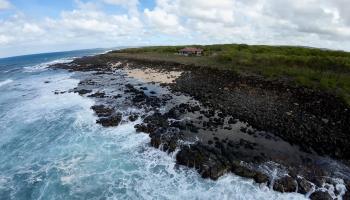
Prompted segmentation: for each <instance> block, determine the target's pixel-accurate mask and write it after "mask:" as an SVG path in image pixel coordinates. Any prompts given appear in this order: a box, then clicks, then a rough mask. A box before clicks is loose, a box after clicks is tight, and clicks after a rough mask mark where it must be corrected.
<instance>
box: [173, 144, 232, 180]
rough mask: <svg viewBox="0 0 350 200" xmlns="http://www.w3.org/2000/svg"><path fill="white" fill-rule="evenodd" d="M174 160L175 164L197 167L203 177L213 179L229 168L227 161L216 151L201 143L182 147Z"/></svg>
mask: <svg viewBox="0 0 350 200" xmlns="http://www.w3.org/2000/svg"><path fill="white" fill-rule="evenodd" d="M176 161H177V164H180V165H185V166H188V167H191V168H195V169H197V171H198V172H199V173H200V174H201V176H202V177H203V178H211V179H213V180H217V179H218V178H219V177H220V176H222V175H223V174H225V173H226V172H227V171H229V169H230V167H229V164H228V162H227V161H225V159H224V158H223V157H222V156H220V155H219V154H218V151H216V150H214V149H212V150H211V149H210V148H208V147H207V146H204V145H201V144H196V145H193V146H191V147H189V146H184V147H182V149H181V150H180V151H179V152H178V154H177V155H176Z"/></svg>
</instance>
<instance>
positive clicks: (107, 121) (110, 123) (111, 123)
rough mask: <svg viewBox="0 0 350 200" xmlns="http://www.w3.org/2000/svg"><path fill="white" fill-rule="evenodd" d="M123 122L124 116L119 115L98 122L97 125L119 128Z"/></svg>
mask: <svg viewBox="0 0 350 200" xmlns="http://www.w3.org/2000/svg"><path fill="white" fill-rule="evenodd" d="M121 120H122V114H121V113H117V114H114V115H111V116H109V117H103V118H100V119H98V120H97V121H96V123H98V124H101V125H102V126H104V127H112V126H118V125H119V123H120V122H121Z"/></svg>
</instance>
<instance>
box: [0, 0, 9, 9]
mask: <svg viewBox="0 0 350 200" xmlns="http://www.w3.org/2000/svg"><path fill="white" fill-rule="evenodd" d="M9 8H11V3H10V2H9V1H7V0H0V10H7V9H9Z"/></svg>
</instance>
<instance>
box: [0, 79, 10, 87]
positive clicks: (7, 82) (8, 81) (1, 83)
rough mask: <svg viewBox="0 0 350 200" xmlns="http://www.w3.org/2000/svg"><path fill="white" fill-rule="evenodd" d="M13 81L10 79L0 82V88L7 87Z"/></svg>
mask: <svg viewBox="0 0 350 200" xmlns="http://www.w3.org/2000/svg"><path fill="white" fill-rule="evenodd" d="M12 82H13V80H12V79H7V80H5V81H0V87H2V86H4V85H7V84H9V83H12Z"/></svg>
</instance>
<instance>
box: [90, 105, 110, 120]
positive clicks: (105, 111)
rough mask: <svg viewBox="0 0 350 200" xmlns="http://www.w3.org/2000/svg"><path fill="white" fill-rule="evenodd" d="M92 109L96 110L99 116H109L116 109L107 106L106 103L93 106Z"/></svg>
mask: <svg viewBox="0 0 350 200" xmlns="http://www.w3.org/2000/svg"><path fill="white" fill-rule="evenodd" d="M91 109H92V110H94V111H95V113H96V115H97V116H98V117H108V116H111V115H112V114H113V113H114V109H112V108H107V107H106V106H104V105H95V106H92V107H91Z"/></svg>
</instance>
